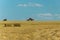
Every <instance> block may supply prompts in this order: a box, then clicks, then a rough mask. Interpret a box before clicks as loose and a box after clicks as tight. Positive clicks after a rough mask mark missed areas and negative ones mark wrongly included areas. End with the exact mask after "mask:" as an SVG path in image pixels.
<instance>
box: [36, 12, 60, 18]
mask: <svg viewBox="0 0 60 40" xmlns="http://www.w3.org/2000/svg"><path fill="white" fill-rule="evenodd" d="M37 17H40V18H43V19H54V18H60V14H52V13H40V14H37Z"/></svg>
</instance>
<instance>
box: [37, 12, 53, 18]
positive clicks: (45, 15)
mask: <svg viewBox="0 0 60 40" xmlns="http://www.w3.org/2000/svg"><path fill="white" fill-rule="evenodd" d="M38 16H41V17H52V16H53V15H52V14H51V13H42V14H38Z"/></svg>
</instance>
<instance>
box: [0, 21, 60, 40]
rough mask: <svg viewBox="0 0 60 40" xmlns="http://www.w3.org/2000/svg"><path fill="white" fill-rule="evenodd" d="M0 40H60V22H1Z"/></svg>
mask: <svg viewBox="0 0 60 40" xmlns="http://www.w3.org/2000/svg"><path fill="white" fill-rule="evenodd" d="M15 24H17V25H15ZM0 40H60V22H58V21H54V22H52V21H50V22H49V21H47V22H40V21H6V22H4V21H0Z"/></svg>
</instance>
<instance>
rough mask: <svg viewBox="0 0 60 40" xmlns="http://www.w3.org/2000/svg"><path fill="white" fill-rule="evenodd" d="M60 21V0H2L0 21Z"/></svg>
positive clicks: (0, 2)
mask: <svg viewBox="0 0 60 40" xmlns="http://www.w3.org/2000/svg"><path fill="white" fill-rule="evenodd" d="M28 18H33V19H35V20H60V0H0V20H2V19H8V20H26V19H28Z"/></svg>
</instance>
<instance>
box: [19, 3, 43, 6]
mask: <svg viewBox="0 0 60 40" xmlns="http://www.w3.org/2000/svg"><path fill="white" fill-rule="evenodd" d="M18 6H21V7H43V5H42V4H39V3H26V4H18Z"/></svg>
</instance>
